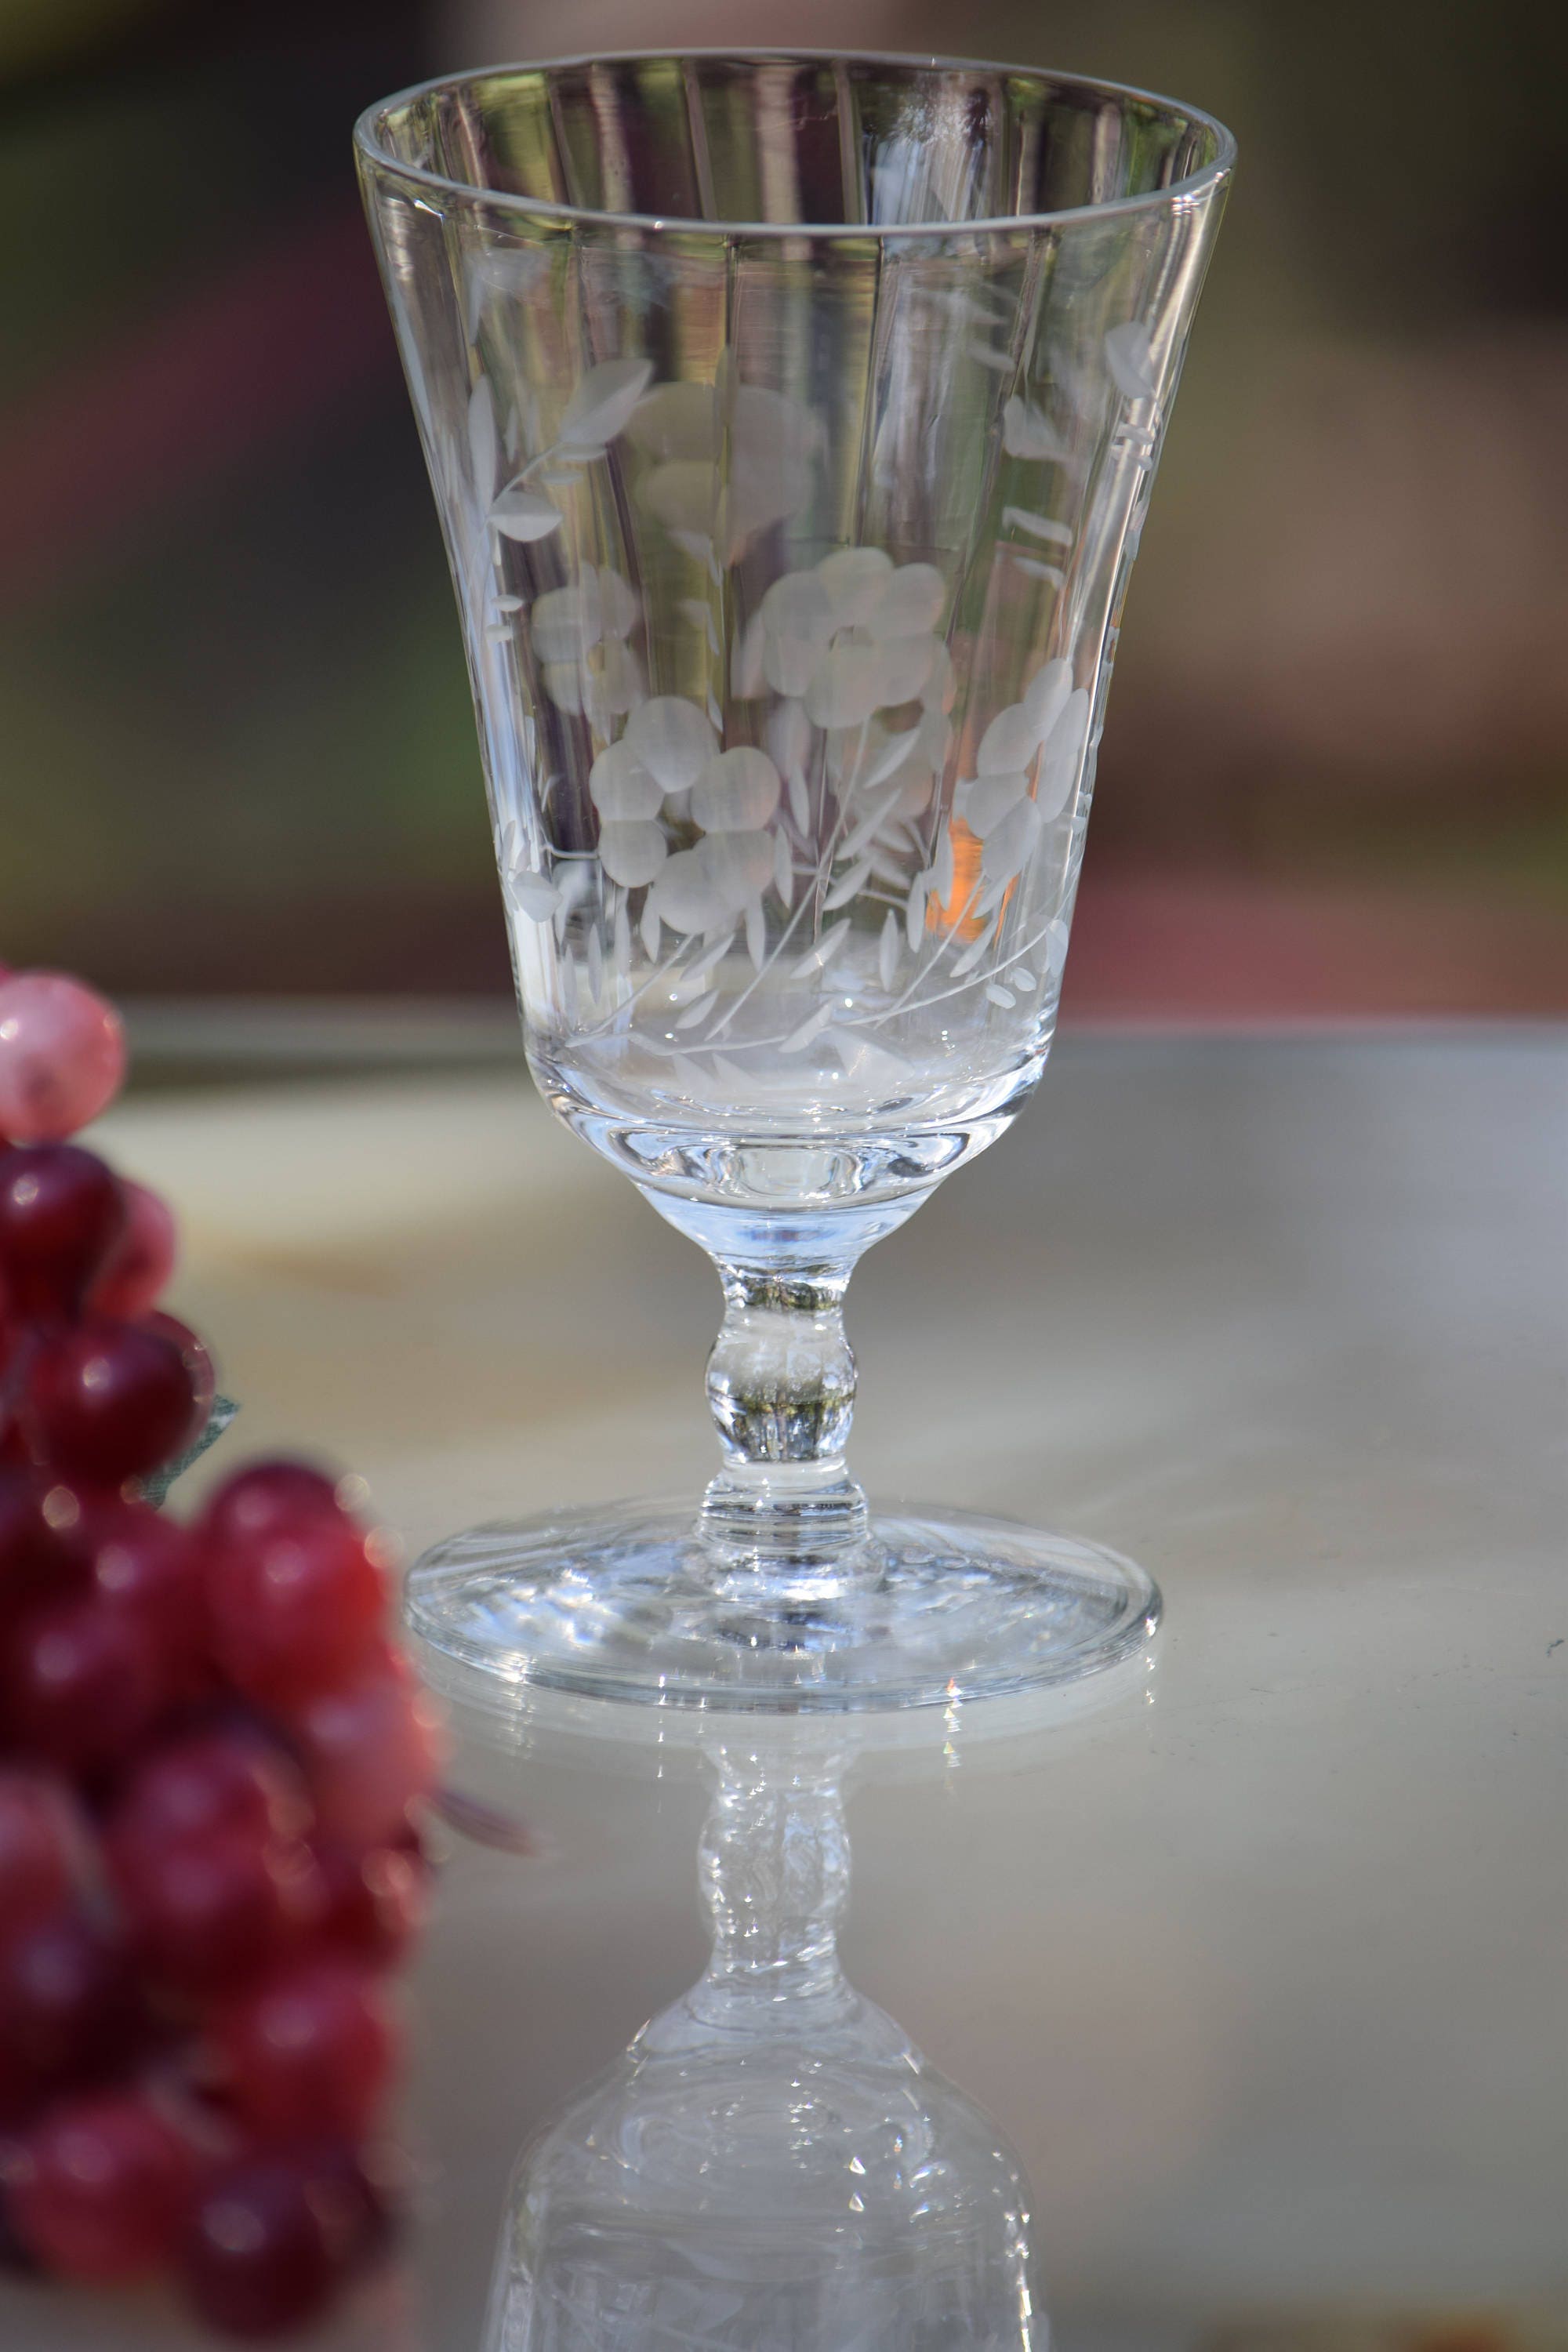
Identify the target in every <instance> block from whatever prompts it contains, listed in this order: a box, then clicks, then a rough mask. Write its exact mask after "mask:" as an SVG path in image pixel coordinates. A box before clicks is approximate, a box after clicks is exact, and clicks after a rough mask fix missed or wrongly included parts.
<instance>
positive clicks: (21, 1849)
mask: <svg viewBox="0 0 1568 2352" xmlns="http://www.w3.org/2000/svg"><path fill="white" fill-rule="evenodd" d="M88 1838H89V1832H88V1828H87V1823H86V1821H85V1818H84V1817H83V1815H82V1814H81V1813H80V1811H79V1809H78V1808H77V1806H76V1805H75V1804H74V1802H73V1801H72V1800H71V1798H70V1796H69V1795H68V1792H67V1790H65V1789H64V1788H63V1787H62V1785H61V1783H60V1782H59V1781H58V1780H56V1779H55V1778H54V1776H53V1775H52V1774H51V1773H48V1772H40V1771H37V1770H35V1769H27V1768H23V1767H16V1766H12V1767H7V1768H5V1769H0V1942H6V1941H8V1940H9V1939H10V1938H11V1937H13V1936H18V1935H20V1934H21V1933H22V1931H23V1929H24V1928H26V1927H37V1926H38V1925H39V1923H40V1922H41V1921H43V1920H45V1919H49V1918H53V1917H54V1916H56V1915H57V1914H58V1913H59V1912H61V1911H64V1910H66V1909H67V1908H68V1906H69V1903H70V1899H71V1894H72V1890H73V1888H74V1885H75V1883H76V1878H77V1874H78V1872H79V1868H80V1866H81V1863H82V1858H83V1856H84V1855H85V1854H86V1853H87V1851H88Z"/></svg>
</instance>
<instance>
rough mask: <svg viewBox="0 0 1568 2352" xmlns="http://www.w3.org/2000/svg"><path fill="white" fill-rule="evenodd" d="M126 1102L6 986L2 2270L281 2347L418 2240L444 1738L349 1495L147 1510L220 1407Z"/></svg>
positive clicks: (12, 985)
mask: <svg viewBox="0 0 1568 2352" xmlns="http://www.w3.org/2000/svg"><path fill="white" fill-rule="evenodd" d="M122 1069H123V1048H122V1046H121V1043H120V1036H119V1027H118V1024H117V1023H116V1022H115V1019H114V1016H113V1014H112V1013H111V1012H110V1008H109V1007H108V1006H106V1005H105V1004H103V1003H101V1001H100V999H98V998H96V997H94V996H92V995H91V994H90V992H89V991H87V990H85V989H82V988H81V987H79V984H78V983H76V982H72V981H68V980H65V979H63V978H58V977H56V976H54V975H47V974H37V973H26V974H19V975H15V976H12V977H9V978H5V977H4V976H0V1131H3V1133H4V1136H5V1139H6V1140H5V1143H4V1145H3V1146H0V2257H6V2258H9V2259H11V2260H13V2261H19V2262H23V2263H31V2264H32V2265H34V2266H36V2267H38V2268H41V2269H42V2270H44V2271H46V2272H47V2273H53V2274H55V2275H58V2276H59V2277H62V2278H69V2279H79V2280H85V2281H91V2282H95V2283H99V2284H111V2283H116V2282H119V2281H121V2280H131V2279H136V2278H142V2277H146V2276H149V2275H154V2274H167V2275H173V2276H174V2278H176V2279H177V2280H178V2282H179V2283H180V2284H181V2285H182V2286H183V2288H184V2292H185V2294H186V2295H187V2296H188V2297H189V2299H190V2300H191V2301H192V2302H193V2304H194V2305H195V2308H196V2309H197V2311H198V2312H199V2313H200V2314H201V2315H203V2316H204V2317H205V2319H206V2320H207V2321H208V2322H209V2323H210V2324H211V2325H213V2326H217V2327H219V2328H221V2329H224V2330H226V2331H227V2332H229V2333H232V2334H235V2335H240V2336H261V2335H268V2334H271V2333H275V2332H278V2331H279V2330H282V2329H285V2328H287V2327H289V2326H294V2325H296V2324H299V2323H301V2322H303V2321H305V2320H307V2319H309V2318H310V2317H311V2316H313V2315H314V2314H315V2313H316V2312H317V2311H318V2310H320V2309H321V2306H322V2305H324V2304H325V2302H326V2301H327V2300H328V2299H329V2298H330V2296H331V2294H332V2293H333V2292H334V2290H335V2289H336V2287H337V2286H338V2284H340V2283H341V2282H342V2280H343V2279H344V2278H345V2277H347V2276H348V2275H349V2274H351V2273H353V2271H354V2270H355V2269H356V2268H358V2267H360V2266H361V2265H362V2264H363V2263H364V2262H365V2261H366V2260H368V2258H369V2257H370V2255H371V2254H372V2253H373V2252H374V2250H375V2248H376V2246H377V2245H378V2243H379V2242H381V2241H382V2239H383V2237H384V2233H385V2230H386V2226H387V2221H388V2209H387V2188H386V2181H385V2178H384V2166H383V2164H382V2162H381V2160H380V2158H379V2157H378V2155H377V2153H376V2150H377V2146H378V2142H377V2137H376V2135H377V2132H378V2127H379V2126H380V2123H381V2119H382V2116H383V2112H384V2105H385V2102H386V2098H387V2095H388V2092H389V2089H390V2086H391V2084H392V2080H393V2077H394V2074H395V2068H396V2060H397V2048H398V2044H397V2029H396V2020H395V2014H394V2012H393V2010H392V2008H391V2005H390V2000H389V1990H388V1985H387V1976H388V1972H389V1971H390V1970H391V1969H392V1968H393V1967H394V1966H395V1963H396V1962H397V1961H398V1960H399V1958H401V1957H402V1955H403V1954H404V1952H405V1949H406V1948H407V1946H408V1943H409V1941H410V1938H411V1937H412V1936H413V1935H414V1933H415V1931H416V1927H417V1925H418V1922H419V1918H420V1915H421V1911H422V1908H423V1903H424V1895H425V1877H426V1870H425V1862H424V1857H423V1855H422V1853H421V1849H420V1843H419V1837H418V1832H417V1829H416V1826H415V1822H414V1809H415V1808H416V1807H417V1805H418V1804H419V1803H420V1801H422V1800H423V1799H424V1798H425V1797H426V1795H427V1794H428V1792H429V1790H430V1787H431V1782H432V1778H433V1773H434V1770H435V1766H436V1761H437V1728H436V1726H435V1724H434V1721H433V1719H432V1717H431V1716H430V1713H429V1711H428V1709H427V1706H426V1703H425V1701H424V1700H423V1698H422V1696H421V1695H420V1693H419V1691H418V1688H417V1685H416V1684H415V1683H414V1681H413V1679H412V1677H411V1675H410V1674H409V1672H408V1670H407V1668H406V1666H405V1664H404V1663H403V1662H402V1660H401V1659H400V1657H399V1656H398V1654H397V1653H396V1652H395V1650H394V1649H393V1648H392V1647H391V1646H390V1645H389V1643H388V1642H387V1640H386V1638H385V1634H384V1621H385V1614H386V1605H387V1591H386V1579H385V1568H386V1560H385V1557H384V1550H385V1547H384V1538H381V1537H379V1536H378V1535H376V1534H374V1533H367V1532H366V1530H365V1529H364V1528H363V1526H361V1525H360V1524H359V1523H358V1522H357V1521H356V1519H355V1517H353V1512H352V1511H351V1510H350V1509H349V1508H347V1507H345V1504H344V1499H343V1496H344V1492H345V1490H344V1489H342V1488H339V1487H334V1486H333V1484H332V1483H331V1480H330V1479H328V1478H327V1477H325V1476H323V1475H321V1473H320V1472H319V1471H317V1470H314V1469H311V1468H309V1467H307V1466H306V1465H303V1464H299V1463H293V1462H287V1461H278V1462H264V1463H258V1464H254V1465H251V1466H249V1467H247V1468H246V1469H243V1470H241V1471H239V1472H238V1473H237V1475H234V1476H232V1477H230V1478H229V1479H228V1480H227V1481H226V1483H225V1484H224V1485H223V1486H220V1487H219V1488H218V1489H217V1491H216V1494H215V1495H213V1496H211V1497H210V1499H209V1500H208V1502H207V1504H206V1507H205V1510H204V1511H203V1512H202V1514H201V1516H200V1517H199V1518H197V1519H196V1520H195V1521H194V1522H192V1523H189V1524H184V1523H182V1522H180V1521H178V1520H176V1519H174V1518H173V1517H168V1516H166V1515H165V1514H164V1513H163V1512H162V1511H159V1510H156V1509H154V1508H153V1507H152V1505H151V1504H150V1503H148V1502H147V1501H145V1500H144V1499H142V1496H141V1494H140V1491H139V1485H138V1482H140V1481H142V1480H144V1479H146V1478H148V1477H149V1476H150V1475H153V1474H155V1473H156V1472H157V1471H158V1470H159V1469H160V1468H161V1467H162V1466H163V1465H167V1464H168V1463H169V1462H170V1461H171V1459H172V1458H174V1457H175V1456H176V1455H178V1454H181V1453H183V1452H184V1451H185V1450H187V1449H188V1447H189V1446H190V1444H192V1442H193V1439H194V1436H195V1433H197V1432H198V1431H199V1429H200V1427H201V1426H202V1424H203V1423H204V1422H205V1416H206V1413H207V1412H208V1410H209V1408H210V1404H211V1399H212V1389H211V1375H210V1370H208V1369H207V1363H206V1357H205V1350H203V1349H201V1347H200V1343H199V1342H198V1341H196V1340H195V1339H194V1337H193V1336H192V1335H191V1334H189V1333H188V1332H185V1331H184V1328H183V1327H181V1326H179V1325H177V1324H175V1323H174V1321H173V1319H172V1318H169V1317H167V1316H165V1315H163V1314H161V1313H159V1312H158V1310H157V1307H156V1304H155V1302H156V1300H157V1297H158V1296H159V1293H160V1291H161V1289H162V1286H163V1282H164V1281H165V1280H166V1278H167V1276H168V1273H169V1270H170V1267H171V1265H172V1262H173V1255H174V1227H173V1221H172V1220H171V1218H170V1217H169V1214H168V1212H167V1211H166V1210H165V1209H164V1208H163V1204H162V1203H161V1202H158V1201H156V1200H155V1199H154V1197H153V1195H152V1194H150V1193H148V1192H144V1191H142V1189H141V1188H139V1187H136V1186H133V1185H131V1184H128V1183H122V1182H121V1181H119V1180H118V1179H117V1178H116V1177H115V1176H114V1174H113V1173H112V1171H110V1169H109V1168H108V1167H107V1166H106V1165H105V1163H104V1162H103V1161H102V1160H100V1159H99V1158H97V1157H96V1156H95V1155H94V1154H93V1153H91V1152H89V1151H87V1150H82V1149H81V1148H80V1147H79V1146H78V1145H76V1144H73V1143H70V1142H68V1141H67V1140H65V1137H66V1136H67V1135H68V1134H70V1133H72V1132H74V1131H75V1129H76V1128H77V1127H78V1126H79V1125H80V1124H81V1123H82V1122H83V1121H85V1120H86V1119H88V1118H92V1117H95V1116H96V1115H97V1113H98V1111H99V1110H100V1109H101V1108H102V1107H103V1104H104V1103H105V1102H106V1101H107V1100H108V1099H109V1098H110V1096H111V1095H112V1094H113V1092H114V1091H115V1089H116V1087H118V1085H119V1083H120V1078H121V1073H122Z"/></svg>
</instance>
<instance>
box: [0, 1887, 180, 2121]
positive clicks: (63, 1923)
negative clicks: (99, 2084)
mask: <svg viewBox="0 0 1568 2352" xmlns="http://www.w3.org/2000/svg"><path fill="white" fill-rule="evenodd" d="M144 2022H145V2021H144V2018H143V2015H142V2008H141V2003H140V2001H139V2000H138V1997H137V1990H136V1981H135V1975H134V1971H133V1970H132V1966H131V1962H130V1959H129V1957H128V1955H127V1953H126V1950H125V1947H124V1945H123V1943H122V1942H121V1939H120V1938H119V1937H114V1936H110V1934H109V1933H108V1932H107V1931H106V1930H105V1929H103V1928H101V1927H99V1926H97V1925H96V1924H95V1923H94V1922H93V1921H92V1920H90V1919H89V1918H88V1917H87V1916H85V1914H83V1913H81V1912H79V1911H67V1912H64V1913H62V1914H61V1915H60V1916H59V1917H58V1918H54V1919H48V1920H46V1921H45V1922H44V1923H43V1925H42V1926H41V1927H33V1928H29V1929H28V1930H27V1931H26V1933H25V1934H23V1935H20V1936H16V1937H11V1938H9V1939H8V1940H7V1941H6V1942H5V1944H4V1945H0V2061H4V2062H5V2068H6V2072H7V2073H8V2074H10V2075H11V2077H12V2078H13V2080H16V2079H21V2080H23V2081H26V2082H29V2083H33V2084H38V2085H40V2086H47V2085H50V2084H58V2083H84V2082H91V2081H94V2080H96V2079H99V2078H100V2077H101V2076H103V2075H104V2074H109V2073H110V2072H112V2071H114V2070H115V2069H116V2068H118V2067H119V2066H121V2065H123V2064H124V2063H126V2062H127V2061H128V2060H129V2058H131V2057H132V2055H133V2054H134V2053H135V2051H136V2050H137V2048H138V2047H139V2046H140V2043H141V2041H142V2031H143V2026H144Z"/></svg>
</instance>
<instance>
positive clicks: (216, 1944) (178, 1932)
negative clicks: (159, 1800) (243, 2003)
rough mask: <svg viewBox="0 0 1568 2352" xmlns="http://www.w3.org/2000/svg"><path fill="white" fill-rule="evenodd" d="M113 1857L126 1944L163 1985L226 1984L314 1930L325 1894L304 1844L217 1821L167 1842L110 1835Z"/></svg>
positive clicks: (193, 1988) (195, 1989)
mask: <svg viewBox="0 0 1568 2352" xmlns="http://www.w3.org/2000/svg"><path fill="white" fill-rule="evenodd" d="M110 1863H111V1866H112V1867H113V1870H114V1874H115V1881H116V1884H117V1885H118V1886H119V1889H120V1892H121V1898H122V1900H123V1903H124V1906H125V1915H126V1919H127V1922H128V1924H129V1927H130V1930H131V1935H132V1941H133V1943H134V1944H135V1946H136V1948H137V1949H138V1951H140V1952H141V1953H142V1956H143V1957H144V1958H145V1959H146V1961H147V1963H148V1965H149V1966H150V1967H151V1968H152V1969H153V1970H154V1972H155V1973H156V1974H157V1975H158V1976H160V1977H161V1978H162V1979H163V1980H164V1982H165V1983H167V1984H169V1985H172V1986H174V1988H175V1989H176V1990H179V1991H182V1992H186V1993H196V1994H202V1993H210V1992H222V1991H227V1990H230V1989H232V1988H233V1987H234V1986H236V1985H238V1984H243V1983H245V1982H247V1980H248V1979H250V1978H251V1977H253V1976H255V1975H256V1974H257V1972H258V1969H264V1968H266V1967H267V1965H268V1962H269V1961H271V1960H273V1959H275V1958H277V1957H278V1955H279V1952H280V1951H281V1950H282V1949H283V1948H285V1947H286V1945H287V1944H288V1943H289V1941H290V1940H291V1939H292V1938H293V1937H298V1936H300V1935H302V1934H304V1933H305V1932H307V1931H308V1930H309V1929H310V1928H311V1927H314V1926H315V1924H316V1922H317V1921H318V1920H319V1919H320V1917H321V1912H322V1909H323V1907H324V1903H325V1894H324V1890H323V1888H322V1885H321V1876H320V1874H319V1873H318V1871H317V1869H316V1864H315V1860H314V1857H313V1856H312V1854H311V1853H310V1849H309V1847H307V1846H305V1845H303V1844H301V1843H298V1842H297V1841H295V1842H291V1841H289V1840H288V1839H283V1838H258V1836H257V1835H256V1833H255V1831H254V1830H253V1829H250V1828H230V1827H223V1826H218V1827H215V1828H212V1829H208V1830H205V1831H202V1832H197V1833H195V1834H193V1835H190V1836H186V1837H182V1838H177V1839H174V1840H173V1841H171V1842H170V1843H168V1844H165V1845H158V1844H150V1845H147V1846H140V1845H133V1844H131V1843H121V1842H120V1841H117V1842H116V1843H115V1844H114V1846H113V1848H112V1849H111V1853H110Z"/></svg>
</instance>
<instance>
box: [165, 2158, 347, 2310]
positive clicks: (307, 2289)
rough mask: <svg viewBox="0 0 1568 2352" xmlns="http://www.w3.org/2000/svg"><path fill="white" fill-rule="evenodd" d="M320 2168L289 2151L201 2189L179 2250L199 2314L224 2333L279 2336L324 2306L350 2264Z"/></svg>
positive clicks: (225, 2175) (256, 2160)
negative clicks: (317, 2171)
mask: <svg viewBox="0 0 1568 2352" xmlns="http://www.w3.org/2000/svg"><path fill="white" fill-rule="evenodd" d="M319 2189H320V2184H319V2181H318V2179H317V2178H316V2176H315V2173H314V2170H313V2169H312V2168H310V2167H308V2166H305V2165H301V2164H300V2163H299V2162H298V2161H295V2160H291V2159H290V2158H288V2157H284V2156H279V2157H273V2158H250V2159H248V2160H247V2161H246V2162H243V2163H240V2164H237V2165H235V2166H233V2167H232V2168H230V2169H229V2170H227V2171H226V2172H225V2173H223V2174H222V2175H220V2176H219V2178H218V2179H216V2180H214V2181H213V2182H212V2183H211V2184H210V2186H209V2187H208V2188H207V2189H205V2192H204V2193H203V2195H202V2197H201V2200H200V2201H199V2203H198V2205H197V2207H196V2210H195V2217H194V2220H193V2221H192V2223H191V2225H190V2228H189V2230H188V2231H187V2233H186V2236H185V2240H184V2245H183V2247H182V2250H181V2256H180V2276H181V2281H182V2284H184V2289H185V2292H186V2294H187V2295H188V2296H189V2297H190V2300H191V2302H192V2304H193V2305H195V2310H196V2313H197V2315H198V2316H199V2317H201V2318H202V2319H204V2320H205V2322H206V2324H207V2326H209V2327H215V2328H218V2329H221V2330H222V2332H223V2333H224V2334H225V2335H226V2336H277V2335H280V2334H282V2333H283V2332H284V2331H285V2330H287V2329H289V2328H296V2327H302V2326H304V2325H305V2323H306V2322H307V2321H308V2320H310V2319H313V2318H314V2317H315V2316H316V2315H317V2313H318V2312H319V2311H321V2308H322V2306H323V2305H325V2304H326V2302H327V2301H328V2299H329V2297H330V2296H331V2294H332V2292H333V2290H334V2288H335V2287H336V2286H337V2284H338V2283H339V2281H340V2280H341V2279H342V2277H343V2276H344V2275H345V2273H346V2272H347V2270H348V2269H349V2268H350V2267H351V2263H350V2262H349V2260H348V2259H346V2258H345V2254H344V2252H343V2250H342V2246H341V2244H340V2243H339V2242H338V2241H337V2237H336V2233H335V2232H334V2230H333V2216H332V2213H331V2210H330V2207H329V2203H328V2200H324V2199H323V2198H322V2197H321V2195H320V2193H319Z"/></svg>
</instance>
